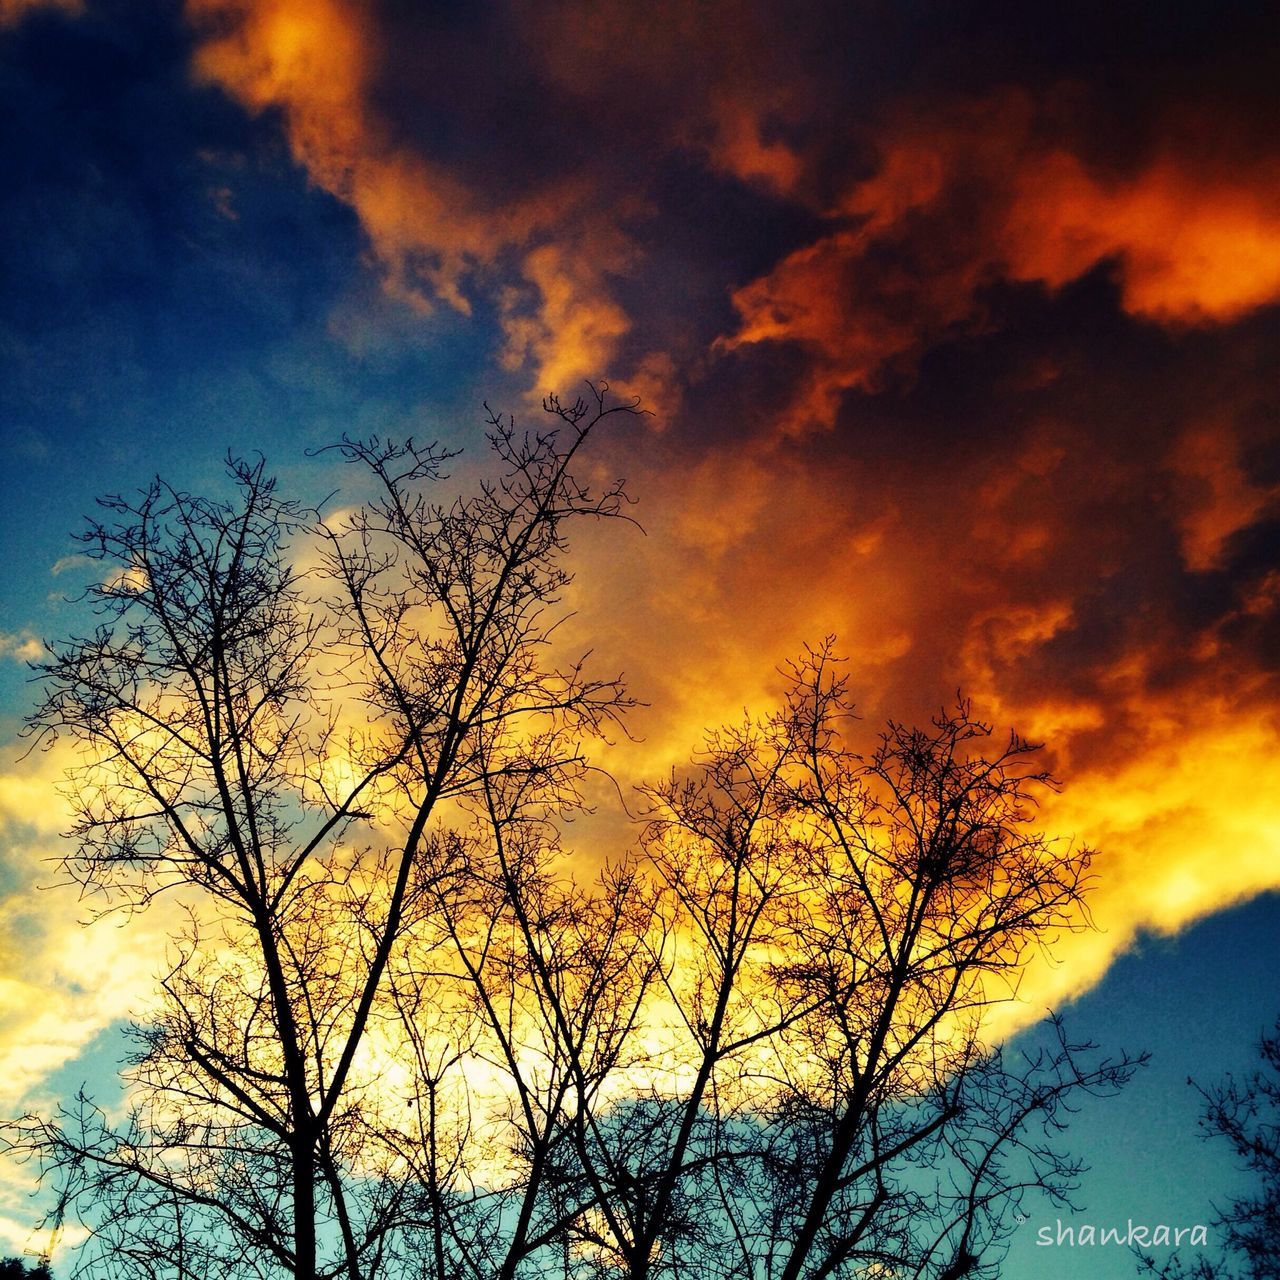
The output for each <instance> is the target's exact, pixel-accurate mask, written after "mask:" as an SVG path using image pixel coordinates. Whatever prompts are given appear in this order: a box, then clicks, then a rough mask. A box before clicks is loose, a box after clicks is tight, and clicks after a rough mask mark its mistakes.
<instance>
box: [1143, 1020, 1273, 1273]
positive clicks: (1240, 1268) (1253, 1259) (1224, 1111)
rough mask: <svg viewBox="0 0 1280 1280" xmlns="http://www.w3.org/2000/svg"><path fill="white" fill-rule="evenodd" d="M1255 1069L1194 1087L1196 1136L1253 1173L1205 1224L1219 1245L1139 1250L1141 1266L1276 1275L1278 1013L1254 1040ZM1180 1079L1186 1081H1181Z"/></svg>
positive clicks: (1163, 1270) (1167, 1270)
mask: <svg viewBox="0 0 1280 1280" xmlns="http://www.w3.org/2000/svg"><path fill="white" fill-rule="evenodd" d="M1258 1055H1259V1057H1260V1058H1261V1060H1262V1066H1261V1068H1260V1069H1259V1070H1257V1071H1255V1072H1253V1073H1252V1074H1251V1075H1250V1076H1248V1077H1247V1078H1246V1079H1245V1080H1243V1081H1238V1080H1236V1079H1234V1078H1233V1077H1228V1078H1227V1079H1226V1080H1224V1081H1223V1082H1222V1083H1221V1084H1218V1085H1215V1086H1212V1087H1209V1088H1200V1090H1199V1092H1200V1096H1201V1099H1202V1100H1203V1103H1204V1109H1203V1112H1202V1114H1201V1117H1200V1128H1201V1133H1202V1136H1203V1137H1204V1138H1205V1139H1206V1140H1207V1141H1211V1142H1225V1143H1227V1144H1228V1145H1229V1146H1230V1147H1231V1149H1232V1150H1233V1151H1234V1152H1235V1155H1236V1157H1237V1159H1238V1160H1239V1162H1240V1165H1241V1167H1242V1168H1243V1169H1244V1170H1246V1171H1247V1172H1248V1173H1251V1174H1252V1175H1253V1176H1254V1177H1255V1178H1256V1180H1257V1184H1258V1185H1257V1187H1256V1189H1255V1190H1254V1191H1252V1192H1250V1193H1248V1194H1246V1195H1242V1196H1240V1197H1238V1198H1237V1199H1235V1200H1233V1201H1232V1202H1231V1203H1230V1204H1228V1205H1227V1207H1226V1208H1224V1209H1222V1210H1220V1211H1218V1214H1217V1217H1216V1218H1215V1219H1214V1222H1213V1228H1214V1235H1215V1238H1216V1239H1217V1240H1218V1241H1219V1242H1220V1244H1221V1247H1222V1252H1221V1254H1220V1255H1219V1256H1217V1257H1209V1256H1201V1257H1199V1258H1197V1259H1196V1261H1195V1262H1194V1263H1193V1264H1192V1265H1191V1266H1189V1267H1188V1266H1184V1265H1183V1264H1182V1263H1181V1262H1180V1261H1179V1260H1178V1259H1177V1258H1173V1259H1170V1260H1169V1261H1168V1262H1167V1263H1166V1264H1164V1265H1159V1264H1157V1262H1156V1260H1155V1258H1153V1257H1152V1256H1150V1255H1143V1257H1142V1259H1141V1269H1142V1270H1144V1271H1148V1272H1154V1273H1156V1274H1158V1275H1160V1276H1163V1277H1167V1280H1277V1277H1280V1244H1278V1243H1277V1242H1280V1020H1278V1021H1277V1023H1276V1027H1275V1030H1274V1031H1273V1032H1272V1033H1271V1034H1270V1035H1265V1036H1263V1037H1262V1040H1261V1042H1260V1044H1259V1047H1258ZM1188 1083H1189V1084H1190V1083H1192V1082H1191V1081H1188Z"/></svg>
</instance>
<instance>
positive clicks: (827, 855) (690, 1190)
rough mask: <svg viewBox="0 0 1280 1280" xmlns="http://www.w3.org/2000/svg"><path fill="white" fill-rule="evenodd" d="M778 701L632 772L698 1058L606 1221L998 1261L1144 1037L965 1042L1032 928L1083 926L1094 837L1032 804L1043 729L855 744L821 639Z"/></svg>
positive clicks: (825, 1250)
mask: <svg viewBox="0 0 1280 1280" xmlns="http://www.w3.org/2000/svg"><path fill="white" fill-rule="evenodd" d="M787 675H788V684H789V693H788V697H787V700H786V704H785V706H784V707H783V709H782V710H781V711H779V712H778V713H777V714H775V715H773V716H771V717H768V718H766V719H765V720H763V721H761V722H753V723H748V724H747V725H745V726H744V727H742V728H739V729H735V730H726V731H722V732H721V733H719V734H715V735H712V736H711V737H710V738H709V739H708V743H707V747H706V749H705V752H704V753H703V755H702V757H701V758H700V760H698V761H697V762H696V765H695V768H694V769H693V770H692V771H691V772H690V773H687V774H685V775H683V776H675V775H673V777H672V778H671V779H670V780H669V781H668V782H666V783H664V784H662V785H661V786H658V787H655V788H653V789H651V790H650V792H649V793H648V794H649V798H650V802H651V814H650V820H649V825H648V828H647V833H646V837H645V842H644V847H645V853H646V857H647V861H648V865H649V867H650V868H651V871H652V874H653V876H654V877H655V879H656V880H657V881H658V882H659V883H660V884H661V885H662V886H663V888H664V892H663V898H662V901H661V904H660V907H659V911H660V912H661V913H663V915H664V920H665V924H666V929H665V936H666V937H668V938H679V939H684V940H686V945H687V946H688V954H686V955H684V956H682V957H681V958H680V961H679V963H676V964H673V965H671V966H669V967H668V968H667V969H666V970H665V971H664V972H665V973H666V974H667V983H668V987H667V990H668V996H669V1001H670V1005H671V1007H672V1008H673V1009H674V1010H675V1011H676V1013H677V1015H678V1026H677V1030H678V1033H679V1036H680V1039H681V1041H682V1043H683V1045H684V1052H683V1053H679V1054H678V1057H679V1058H680V1060H681V1063H682V1066H683V1067H684V1076H685V1077H686V1078H687V1079H688V1080H689V1083H688V1084H687V1085H685V1086H683V1087H681V1088H672V1089H670V1090H668V1091H665V1092H664V1093H662V1094H661V1096H659V1095H655V1096H653V1097H651V1098H650V1099H649V1101H648V1106H647V1110H646V1112H645V1113H644V1117H643V1119H644V1124H642V1125H641V1126H640V1128H641V1129H642V1130H643V1133H642V1136H640V1137H637V1134H636V1132H635V1130H636V1125H635V1124H634V1123H625V1124H622V1125H620V1126H619V1129H618V1134H617V1139H616V1149H615V1152H614V1153H613V1154H612V1158H611V1161H610V1167H611V1168H621V1167H623V1166H624V1165H626V1164H627V1160H628V1158H632V1159H635V1160H637V1161H638V1163H637V1164H633V1165H630V1166H627V1169H626V1172H627V1178H626V1183H625V1185H623V1184H622V1183H621V1182H618V1183H617V1185H616V1188H615V1193H614V1198H615V1201H616V1204H617V1207H616V1209H615V1217H616V1219H617V1225H616V1226H614V1229H613V1231H612V1240H611V1241H610V1245H611V1248H612V1252H613V1256H614V1257H615V1258H616V1260H617V1263H618V1265H620V1266H621V1267H622V1268H623V1269H624V1270H625V1271H626V1273H627V1274H629V1275H631V1276H635V1277H648V1276H652V1275H657V1274H673V1275H675V1274H686V1273H689V1272H694V1273H697V1274H700V1275H708V1276H712V1275H717V1276H718V1275H724V1276H742V1277H748V1276H751V1277H755V1276H769V1277H772V1276H778V1277H782V1278H783V1280H799V1277H820V1276H827V1275H834V1274H844V1273H850V1274H852V1273H854V1272H856V1271H857V1270H859V1269H862V1268H865V1267H867V1266H870V1265H874V1266H876V1267H879V1268H880V1269H881V1270H882V1272H883V1273H884V1274H892V1275H910V1276H924V1275H928V1276H934V1277H943V1276H946V1277H948V1280H954V1277H956V1276H959V1275H963V1274H970V1273H974V1274H976V1273H978V1272H979V1271H986V1272H987V1273H991V1271H992V1270H993V1267H994V1264H995V1262H996V1261H997V1260H998V1256H999V1252H1000V1250H999V1248H998V1247H997V1246H998V1242H999V1239H1000V1237H1001V1234H1002V1230H1003V1229H1004V1224H1005V1223H1006V1221H1007V1220H1008V1216H1009V1214H1010V1213H1011V1211H1012V1210H1013V1209H1015V1208H1016V1207H1017V1205H1018V1204H1019V1203H1020V1200H1021V1197H1022V1195H1023V1193H1024V1192H1025V1191H1026V1190H1027V1189H1029V1188H1032V1187H1034V1188H1038V1189H1041V1190H1044V1191H1047V1192H1049V1193H1050V1194H1056V1195H1064V1194H1065V1193H1066V1192H1067V1191H1068V1190H1069V1188H1070V1185H1071V1183H1072V1180H1073V1178H1074V1176H1075V1173H1076V1172H1077V1166H1076V1165H1074V1164H1073V1163H1072V1162H1070V1161H1069V1160H1067V1159H1066V1158H1065V1157H1063V1156H1061V1155H1060V1154H1059V1153H1058V1152H1057V1149H1056V1145H1055V1142H1054V1141H1053V1139H1054V1137H1055V1136H1056V1134H1057V1132H1058V1131H1059V1130H1060V1128H1061V1126H1062V1122H1063V1118H1064V1116H1065V1115H1066V1113H1067V1111H1068V1110H1069V1107H1070V1099H1071V1097H1072V1096H1073V1095H1074V1094H1076V1093H1078V1092H1079V1091H1081V1090H1085V1091H1090V1092H1102V1093H1107V1092H1112V1091H1114V1090H1115V1089H1117V1088H1118V1087H1119V1086H1120V1085H1121V1084H1122V1083H1123V1082H1124V1081H1125V1080H1126V1079H1127V1078H1128V1076H1129V1075H1130V1074H1131V1072H1132V1070H1133V1068H1134V1066H1135V1065H1136V1062H1134V1061H1132V1060H1129V1059H1126V1058H1121V1059H1119V1060H1117V1061H1101V1062H1100V1061H1097V1060H1096V1058H1095V1057H1094V1056H1091V1054H1090V1050H1091V1046H1076V1047H1072V1046H1069V1045H1068V1044H1067V1042H1066V1040H1065V1038H1060V1039H1059V1042H1058V1048H1057V1050H1056V1051H1055V1052H1053V1053H1051V1054H1046V1055H1042V1056H1041V1057H1040V1058H1039V1059H1037V1060H1035V1061H1028V1062H1024V1063H1022V1064H1011V1063H1009V1062H1008V1061H1007V1060H1006V1059H1005V1058H1004V1057H1003V1056H1002V1055H1000V1054H999V1053H992V1052H988V1051H986V1050H984V1049H983V1047H982V1043H981V1038H980V1037H981V1030H982V1014H983V1011H984V1010H985V1009H986V1008H987V1007H988V1006H989V1005H990V1004H992V1003H993V1002H995V1001H996V1000H998V999H1001V998H1007V997H1008V996H1009V995H1010V994H1011V992H1012V991H1013V989H1015V988H1016V984H1017V976H1018V974H1019V973H1020V972H1021V969H1022V966H1023V964H1024V962H1025V960H1026V958H1027V956H1028V954H1029V953H1030V952H1031V951H1032V950H1033V949H1036V948H1042V947H1045V946H1047V945H1049V944H1050V943H1051V942H1052V939H1053V937H1054V935H1055V934H1056V933H1057V932H1058V931H1060V930H1062V929H1065V928H1074V927H1080V921H1081V914H1080V912H1081V905H1082V903H1081V895H1082V892H1083V888H1084V884H1085V873H1086V868H1087V863H1088V854H1087V852H1086V851H1084V850H1080V849H1074V848H1071V847H1066V846H1062V845H1056V844H1054V843H1052V842H1050V841H1049V840H1047V839H1046V838H1045V837H1044V836H1043V835H1041V834H1040V833H1039V832H1038V830H1037V829H1036V827H1035V825H1034V823H1033V822H1032V818H1033V811H1034V798H1035V792H1036V791H1037V789H1039V788H1043V787H1044V786H1047V785H1049V779H1048V778H1047V776H1046V775H1045V774H1044V773H1043V772H1042V771H1041V770H1039V769H1038V768H1037V767H1036V766H1035V763H1034V759H1035V751H1034V748H1033V747H1031V746H1030V745H1029V744H1027V743H1025V742H1023V741H1021V740H1020V739H1018V738H1016V737H1013V738H1010V739H1009V741H1008V742H1007V744H1006V745H1005V746H1004V747H1003V748H997V749H996V750H994V751H992V750H990V749H989V748H988V743H989V741H990V730H989V729H988V728H987V727H986V726H985V725H982V724H980V723H979V722H977V721H975V720H974V719H973V718H972V717H971V716H970V714H969V711H968V707H967V706H965V705H961V706H960V708H959V709H958V710H957V711H956V712H954V713H951V714H948V715H945V716H942V717H940V718H939V719H938V721H937V722H936V723H935V725H934V726H933V728H932V730H929V731H920V730H909V729H906V728H905V727H903V726H900V725H891V726H890V727H889V729H888V730H887V731H886V733H885V734H884V735H883V737H882V738H881V740H880V743H879V745H878V747H877V748H876V749H875V750H874V751H873V752H872V753H871V754H870V755H867V756H863V755H860V754H857V753H856V752H855V751H854V750H853V748H852V747H851V746H850V745H849V741H848V735H847V730H848V728H849V724H850V720H851V708H850V706H849V703H848V699H847V693H846V687H845V682H844V679H843V678H842V677H840V676H839V675H838V673H837V672H836V671H835V670H834V663H833V660H832V657H831V653H830V648H829V646H828V647H824V648H823V649H820V650H817V651H813V652H810V653H809V654H807V655H806V657H805V658H804V660H803V661H802V662H800V663H799V664H797V665H795V666H793V667H792V668H790V669H789V670H788V672H787Z"/></svg>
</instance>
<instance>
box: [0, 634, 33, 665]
mask: <svg viewBox="0 0 1280 1280" xmlns="http://www.w3.org/2000/svg"><path fill="white" fill-rule="evenodd" d="M42 657H44V645H43V644H41V643H40V639H39V637H38V636H36V635H35V634H34V633H33V632H31V631H27V630H23V631H19V632H9V631H0V658H12V659H13V660H14V661H15V662H35V661H36V660H37V659H39V658H42Z"/></svg>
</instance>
